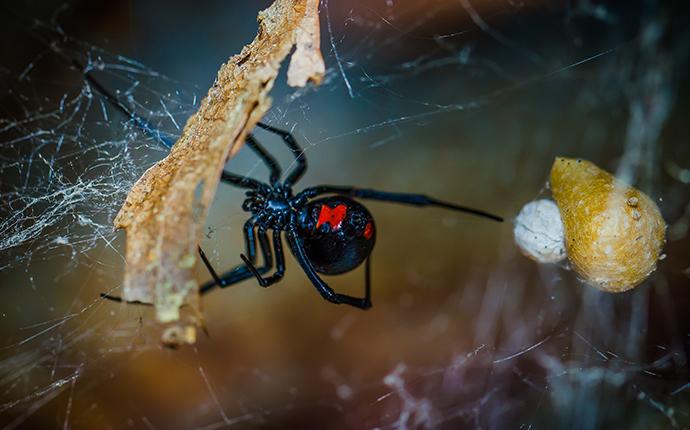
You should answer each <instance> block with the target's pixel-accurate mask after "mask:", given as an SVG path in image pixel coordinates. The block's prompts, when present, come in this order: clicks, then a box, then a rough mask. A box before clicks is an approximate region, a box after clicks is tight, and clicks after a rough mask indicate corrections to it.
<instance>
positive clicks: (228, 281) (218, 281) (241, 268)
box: [199, 219, 273, 295]
mask: <svg viewBox="0 0 690 430" xmlns="http://www.w3.org/2000/svg"><path fill="white" fill-rule="evenodd" d="M258 230H259V231H258V233H257V235H258V237H259V247H260V248H261V253H262V257H263V260H264V264H263V266H261V267H259V268H256V269H255V270H256V271H257V272H259V273H260V274H264V273H266V272H268V271H269V270H271V267H273V255H272V253H271V246H270V244H269V242H268V235H267V234H266V230H265V229H263V228H262V227H259V229H258ZM244 234H245V236H244V237H245V247H246V250H247V254H249V259H248V260H249V261H250V262H251V263H252V264H254V262H256V243H255V238H254V220H253V219H250V220H249V221H247V222H246V223H245V225H244ZM201 255H202V257H201V258H202V260H203V262H204V264H205V265H206V268H207V269H208V271H209V273H211V276H212V277H213V280H211V281H209V282H206V283H205V284H203V285H202V286H201V288H200V289H199V293H200V294H202V295H203V294H206V293H208V292H210V291H212V290H213V289H214V288H215V287H216V286H218V287H220V288H227V287H229V286H231V285H234V284H237V283H238V282H242V281H244V280H245V279H249V278H251V277H252V276H254V273H253V272H252V271H251V270H250V269H249V268H248V267H247V265H246V264H240V265H238V266H236V267H235V268H233V269H231V270H229V271H227V272H225V273H224V274H222V275H220V276H219V275H218V274H217V273H216V271H215V270H214V269H213V267H212V266H211V264H210V263H209V261H208V259H207V258H206V257H205V255H203V254H201ZM245 258H246V257H245Z"/></svg>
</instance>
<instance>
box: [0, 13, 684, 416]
mask: <svg viewBox="0 0 690 430" xmlns="http://www.w3.org/2000/svg"><path fill="white" fill-rule="evenodd" d="M58 4H59V3H55V5H58ZM321 6H322V9H321V17H322V47H323V51H324V54H325V56H326V64H327V68H328V69H327V73H326V77H325V79H324V84H323V85H322V87H320V88H318V89H313V88H307V89H303V90H293V89H289V88H287V87H285V86H281V85H278V86H277V88H276V89H275V90H274V100H275V102H274V108H273V109H272V110H271V112H270V114H269V115H268V117H267V118H266V121H267V122H268V123H270V124H272V125H274V126H278V127H282V128H285V129H290V130H293V131H294V133H295V134H296V136H297V137H298V139H299V140H300V142H301V144H302V145H303V146H304V147H305V153H306V157H307V159H308V160H309V163H310V169H309V171H308V173H307V175H306V177H305V179H304V181H303V183H304V185H305V186H306V185H313V184H318V183H333V184H340V183H342V184H353V185H357V186H363V187H372V188H380V189H386V190H400V191H409V192H426V193H429V194H432V195H434V196H437V197H440V198H444V199H446V200H451V201H457V202H459V203H461V204H468V205H470V206H477V207H481V208H483V209H487V210H490V211H492V212H497V213H501V214H503V215H506V216H507V218H510V217H511V216H512V215H511V214H515V213H517V211H518V210H519V208H520V207H521V206H522V205H523V204H524V203H525V202H527V201H529V200H532V199H534V198H536V197H538V196H539V195H540V194H541V193H542V192H543V191H540V190H541V189H542V188H543V187H544V184H545V180H546V177H547V172H548V169H549V168H550V164H551V162H552V160H553V157H554V156H556V155H566V156H580V157H583V158H588V159H590V160H592V161H594V162H596V163H597V164H600V165H601V166H602V167H605V168H607V169H608V170H610V171H616V172H617V173H618V174H619V175H620V176H622V177H624V178H626V179H628V180H629V181H631V182H634V183H636V184H637V186H639V187H640V188H641V189H643V190H644V191H645V192H647V193H648V194H650V195H651V196H652V197H653V198H655V199H657V200H658V202H659V205H660V207H661V209H662V213H664V215H665V218H666V220H667V221H668V223H669V230H668V243H667V247H666V253H667V258H666V259H665V260H664V261H662V262H661V263H660V267H659V270H658V271H657V273H656V274H655V275H654V276H653V277H652V279H651V280H650V281H648V282H647V283H645V284H644V285H642V286H640V287H638V288H637V289H635V290H634V291H633V292H631V293H625V294H618V295H609V294H605V293H601V292H599V291H594V290H592V289H590V288H588V287H585V286H584V285H581V283H580V282H579V281H578V280H577V279H576V277H575V275H574V274H573V273H572V272H570V271H568V270H567V268H563V267H552V266H541V267H537V266H535V265H534V264H533V263H532V262H530V261H529V260H527V259H525V258H524V257H522V256H521V255H519V252H518V251H517V250H516V248H515V246H514V245H513V243H512V237H511V228H510V227H511V226H510V225H509V224H510V223H507V224H508V225H505V226H503V227H497V226H496V225H491V224H490V223H488V222H485V221H480V220H473V219H468V218H467V217H464V216H459V215H456V214H453V213H446V212H444V211H440V210H420V209H402V208H400V207H393V206H389V205H384V204H377V203H371V204H370V205H368V206H369V207H370V209H371V210H372V213H374V215H375V216H376V220H377V226H378V236H377V237H378V239H377V240H378V244H377V249H376V252H375V255H374V257H373V268H374V275H373V276H374V304H375V306H374V309H372V310H371V311H369V312H367V313H362V312H361V311H357V310H352V309H347V308H343V307H339V306H333V305H329V304H327V303H323V302H322V301H321V300H320V299H319V297H318V295H317V294H316V293H315V292H314V291H312V290H311V289H310V288H309V286H308V285H307V283H306V281H305V279H304V276H303V274H302V273H301V272H300V270H299V268H298V267H296V265H295V264H294V263H293V262H290V261H289V262H288V268H287V272H286V278H285V280H284V281H283V282H281V283H280V284H279V286H276V287H273V288H271V289H268V290H265V291H264V290H259V289H257V288H251V287H252V285H251V283H250V282H247V283H245V284H246V286H244V287H238V288H232V289H229V290H226V291H223V292H216V293H214V294H212V295H210V296H208V297H207V298H205V300H204V314H205V316H206V318H207V325H208V329H209V332H210V334H211V335H210V338H203V339H200V341H199V344H198V345H197V346H196V347H194V348H190V349H183V350H179V351H168V350H164V349H162V348H161V347H160V345H159V341H158V336H157V334H156V330H155V327H153V324H152V319H153V316H152V314H151V312H150V311H149V310H147V309H145V308H141V307H134V306H120V305H115V304H112V303H108V302H103V301H102V300H100V299H98V294H99V292H102V291H107V292H111V293H113V294H115V295H117V294H119V289H120V287H121V278H122V270H123V267H124V258H123V250H124V240H123V237H122V234H121V233H118V232H116V231H114V229H113V227H112V220H113V218H114V216H115V214H116V213H117V211H118V210H119V208H120V205H121V204H122V201H123V200H124V198H125V196H126V194H127V192H128V191H129V189H130V187H131V186H132V184H133V183H134V182H135V181H136V180H137V179H138V178H139V176H140V175H141V174H142V173H143V172H144V171H145V170H146V169H147V168H148V167H150V166H151V165H152V164H153V163H155V162H156V161H157V160H159V159H160V158H162V157H164V156H165V154H166V153H167V149H166V147H165V142H170V141H174V140H175V139H176V137H177V136H178V135H179V133H180V128H181V127H182V126H183V124H184V123H185V121H186V119H187V117H188V116H189V115H190V114H191V113H193V112H194V111H195V110H196V107H197V105H198V101H199V99H200V97H203V95H204V93H205V89H206V88H208V86H209V85H210V82H211V80H212V78H213V76H214V73H215V70H217V67H218V64H219V63H220V62H221V61H224V60H225V59H226V58H227V57H228V56H229V55H231V54H232V53H234V52H237V51H239V49H240V48H241V46H242V45H243V44H244V43H246V42H247V41H249V40H251V38H252V37H253V33H254V31H255V24H254V22H255V21H254V19H255V15H256V12H257V10H258V9H259V8H258V7H256V5H253V4H246V5H245V4H244V2H243V4H242V6H240V5H238V4H234V5H229V4H227V3H225V2H222V3H218V4H215V5H214V6H213V7H210V6H209V7H208V10H197V9H202V8H197V9H185V7H184V6H179V5H178V6H172V5H167V4H166V5H165V7H163V6H162V5H160V4H156V3H155V2H149V3H142V4H136V5H134V4H132V5H130V6H129V7H130V10H129V12H128V13H129V15H128V17H127V18H122V17H121V16H120V15H117V13H115V16H120V17H119V18H117V19H116V20H115V21H116V22H117V25H116V26H114V27H116V29H115V30H112V34H113V35H118V34H125V35H128V36H126V37H129V38H131V39H135V40H136V46H138V47H139V50H140V53H139V54H131V55H125V54H124V53H123V54H119V52H123V51H126V50H127V49H128V46H130V45H129V43H120V44H118V43H115V42H112V43H111V44H112V45H113V47H112V48H109V49H103V48H100V47H99V45H103V44H104V40H105V39H104V36H103V35H102V34H101V35H100V36H99V34H100V33H98V32H97V31H95V30H94V28H93V27H90V26H88V25H84V26H85V27H87V30H86V31H81V30H79V28H80V27H79V26H77V27H75V28H74V29H71V28H70V29H67V27H68V26H67V24H69V23H73V22H77V23H78V22H79V21H78V19H77V18H75V16H77V15H76V14H77V13H78V12H79V11H80V10H81V9H80V8H79V5H76V4H75V5H74V9H73V12H71V10H70V9H69V8H67V9H65V8H63V7H57V8H56V7H55V6H52V7H53V8H54V9H53V10H57V11H58V12H61V14H58V15H57V18H54V19H53V20H52V21H51V20H45V19H44V18H45V17H44V16H34V15H31V14H29V16H31V17H32V18H34V17H36V18H41V19H42V20H41V21H32V20H30V19H25V18H24V16H26V15H21V16H19V18H17V20H16V21H17V22H16V23H14V25H12V26H8V27H7V28H6V29H5V30H4V31H6V32H7V33H11V34H12V35H13V36H14V37H15V38H17V36H19V38H21V39H22V40H23V45H22V46H26V47H27V48H26V49H27V52H29V54H25V56H21V55H19V54H17V50H12V49H11V48H7V49H8V55H15V56H16V57H17V58H20V59H21V60H20V62H19V64H13V62H12V61H11V60H12V59H11V58H10V57H9V56H5V58H7V62H6V63H5V64H3V66H2V68H0V76H2V79H1V80H0V81H1V82H2V86H3V88H4V89H5V90H6V91H5V95H4V98H3V108H2V109H3V114H2V115H0V160H1V164H0V174H1V178H2V179H1V182H0V194H1V196H2V199H1V200H0V250H2V253H0V268H2V274H0V279H1V282H0V283H1V285H2V287H3V288H2V290H1V291H2V294H3V296H2V298H3V305H2V308H0V312H1V313H2V318H3V324H2V326H1V328H2V334H3V335H4V336H3V339H4V340H3V344H2V345H0V349H1V350H2V355H1V356H0V392H1V393H2V397H1V398H0V411H1V412H0V417H1V420H0V425H1V426H2V428H6V429H14V428H37V427H38V428H52V427H57V428H64V429H66V428H93V427H97V428H100V427H114V428H121V427H125V426H127V427H134V428H202V429H215V428H232V427H239V428H245V427H259V428H275V427H278V428H284V427H297V428H305V427H307V428H313V427H318V428H499V429H500V428H524V429H531V428H579V429H594V428H600V427H613V428H669V427H671V428H685V427H687V426H688V425H689V423H690V417H689V416H688V414H689V413H690V397H689V396H690V373H689V372H688V364H687V353H688V348H689V344H690V341H689V336H690V331H689V330H688V329H689V328H690V324H689V321H688V319H687V316H686V315H687V313H688V312H687V311H688V309H690V300H689V295H688V293H687V287H688V284H689V283H690V282H689V280H688V277H689V276H690V275H689V273H690V264H689V263H688V261H689V260H690V255H689V253H688V249H690V247H689V246H688V245H689V242H690V240H689V237H688V227H689V226H690V203H688V202H689V201H690V190H689V189H688V187H689V185H690V170H689V169H690V165H688V162H687V161H686V160H689V159H690V154H689V153H688V152H689V149H688V147H687V136H688V134H687V130H686V129H685V124H684V118H686V117H687V113H688V104H687V101H686V100H687V99H688V98H687V97H685V96H686V95H687V92H688V86H687V81H686V73H685V70H686V69H687V59H688V52H689V48H688V47H689V46H690V45H689V44H688V42H689V40H690V39H689V35H688V33H687V32H686V31H684V30H683V29H682V27H683V25H681V24H679V23H678V22H677V21H678V20H679V19H680V17H681V16H682V13H678V11H676V10H673V9H672V8H671V7H670V6H666V5H664V4H663V3H655V2H649V3H648V4H647V5H646V6H645V7H644V8H643V7H639V8H636V7H633V6H630V5H625V4H622V5H617V4H611V5H608V6H603V5H601V4H598V3H592V2H590V1H577V2H571V3H570V5H569V6H567V7H566V6H563V5H558V6H554V5H552V4H550V3H549V2H543V3H541V2H527V1H525V2H514V1H506V2H498V1H496V2H491V1H479V0H474V1H473V0H458V1H431V2H424V4H423V5H422V4H421V2H419V3H415V2H397V1H392V0H387V1H383V0H381V1H375V2H364V1H363V2H348V3H345V2H328V1H324V2H322V5H321ZM113 7H114V8H116V9H117V7H116V6H113ZM178 7H179V8H180V9H179V10H178V9H177V8H178ZM117 10H119V9H117ZM37 13H38V12H37ZM72 13H74V14H75V15H74V16H73V15H71V14H72ZM91 13H94V12H91ZM105 13H106V12H105V11H98V12H96V14H95V15H93V16H95V17H98V18H100V19H103V18H104V17H105V16H106V15H105ZM110 13H111V14H112V13H113V11H110ZM125 15H127V14H125ZM12 16H13V17H17V16H18V15H12ZM228 20H231V24H232V25H229V24H228ZM197 21H198V22H200V23H203V24H199V23H197ZM84 22H85V21H84ZM99 22H102V21H99ZM63 23H64V24H63ZM172 23H176V24H172ZM135 24H136V25H137V26H138V27H136V28H139V30H138V32H137V31H135V30H134V26H135ZM183 24H188V27H186V26H182V25H183ZM175 25H177V26H182V27H181V28H180V30H179V31H171V30H170V29H171V28H176V29H177V28H178V27H175ZM129 26H132V27H129ZM158 27H161V28H158ZM89 28H90V29H91V32H89V31H88V29H89ZM189 28H191V29H194V30H195V31H194V32H191V33H190V34H187V33H186V32H185V31H183V30H185V29H189ZM142 29H145V30H142ZM214 31H215V32H217V33H216V34H222V37H215V36H214V37H213V38H211V37H208V38H204V36H203V35H202V34H206V33H209V34H213V32H214ZM75 33H80V36H79V37H78V36H77V35H76V34H75ZM84 33H85V34H84ZM178 33H179V34H178ZM192 33H193V34H192ZM197 33H198V34H197ZM109 34H110V33H109ZM24 39H26V40H24ZM29 41H30V42H29ZM228 41H229V42H228ZM25 57H26V58H29V59H25ZM162 71H165V72H162ZM87 75H90V76H92V77H94V78H95V79H98V81H99V82H100V83H101V84H102V85H103V86H104V87H105V88H107V89H108V90H109V91H111V92H112V93H114V94H115V95H116V96H117V97H118V99H119V100H120V101H122V102H123V103H124V104H125V105H126V106H127V107H128V108H129V109H131V110H132V111H135V112H136V113H137V114H138V115H139V116H140V117H141V118H143V120H144V121H146V123H147V124H148V128H149V130H148V131H146V130H143V129H142V127H141V126H140V125H141V124H137V123H136V122H135V121H133V120H132V119H131V118H127V117H126V116H124V115H122V113H121V112H119V111H118V109H116V108H115V107H114V106H112V104H110V103H109V102H108V100H107V99H106V98H105V97H104V96H103V94H102V93H100V92H99V91H98V88H96V87H95V86H94V84H93V81H90V80H89V79H87V78H86V76H87ZM167 75H170V76H175V77H176V79H173V78H169V77H167ZM282 81H284V79H282ZM151 131H154V132H153V133H152V132H151ZM257 137H259V138H260V139H262V141H263V142H266V144H267V146H269V148H270V149H271V151H272V152H275V153H276V154H277V155H278V158H279V160H280V161H281V162H282V164H283V166H285V167H286V168H287V166H289V163H290V162H291V160H290V154H289V152H287V151H285V150H284V148H282V147H281V146H280V145H281V144H280V142H279V141H278V139H275V138H273V137H271V136H270V135H269V134H266V133H262V132H260V131H259V132H257ZM228 168H229V169H231V170H233V171H237V172H239V173H241V174H244V175H247V176H252V177H258V178H264V176H265V174H266V170H265V167H264V166H262V165H261V164H260V163H259V162H258V161H257V160H256V159H255V158H254V157H252V155H251V154H247V153H245V151H242V152H241V153H240V154H239V155H238V156H237V157H236V158H235V159H233V160H231V161H230V162H229V165H228ZM241 200H242V193H241V192H239V191H236V190H233V189H228V188H226V187H222V188H221V189H220V191H219V194H218V197H217V199H216V202H215V203H214V207H213V209H212V214H211V217H210V219H209V221H208V223H207V235H206V237H205V238H204V242H203V243H202V246H203V247H204V248H205V249H206V250H207V254H209V255H210V257H211V259H212V263H213V264H214V265H215V266H216V267H219V268H221V269H225V268H229V267H232V266H233V265H235V264H237V263H238V259H237V254H239V253H240V252H242V248H241V244H242V239H241V229H242V224H243V222H244V221H245V220H246V215H245V214H244V213H243V212H242V211H241V209H240V204H241ZM207 277H208V275H207V274H205V273H204V272H203V271H201V270H200V271H199V279H200V280H205V279H207ZM328 281H329V282H331V283H332V285H333V286H334V287H335V288H336V289H338V290H342V291H347V292H348V293H351V294H360V288H361V287H360V285H361V283H362V279H361V274H360V273H358V272H356V273H352V274H348V275H344V276H342V277H334V278H329V279H328ZM245 284H242V285H245Z"/></svg>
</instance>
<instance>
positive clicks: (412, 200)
mask: <svg viewBox="0 0 690 430" xmlns="http://www.w3.org/2000/svg"><path fill="white" fill-rule="evenodd" d="M322 194H341V195H345V196H350V197H355V198H359V199H366V200H378V201H381V202H388V203H401V204H406V205H412V206H421V207H424V206H435V207H440V208H444V209H450V210H454V211H457V212H465V213H468V214H471V215H476V216H480V217H483V218H488V219H490V220H493V221H498V222H503V218H502V217H500V216H498V215H494V214H492V213H489V212H486V211H483V210H481V209H475V208H470V207H467V206H460V205H456V204H455V203H450V202H445V201H443V200H439V199H436V198H434V197H429V196H427V195H424V194H409V193H391V192H388V191H379V190H372V189H368V188H356V187H350V186H341V185H318V186H316V187H310V188H305V189H304V190H303V191H301V192H300V193H299V194H298V196H297V197H298V198H299V199H300V200H299V201H302V200H303V201H307V200H309V199H312V198H314V197H316V196H320V195H322Z"/></svg>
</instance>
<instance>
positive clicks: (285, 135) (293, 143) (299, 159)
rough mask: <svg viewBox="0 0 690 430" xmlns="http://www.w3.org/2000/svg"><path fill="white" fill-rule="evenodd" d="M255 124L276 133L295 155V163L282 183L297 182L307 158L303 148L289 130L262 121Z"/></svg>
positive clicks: (288, 184)
mask: <svg viewBox="0 0 690 430" xmlns="http://www.w3.org/2000/svg"><path fill="white" fill-rule="evenodd" d="M256 125H257V126H258V127H260V128H263V129H264V130H266V131H269V132H271V133H273V134H277V135H278V136H280V138H281V139H283V142H284V143H285V145H286V146H287V147H288V149H290V152H292V155H293V156H294V157H295V163H296V166H295V168H294V169H292V171H291V172H290V173H289V174H288V177H287V178H286V179H285V182H284V184H285V185H287V186H291V185H294V184H295V183H297V181H299V180H300V178H301V177H302V175H304V172H305V171H306V170H307V159H306V158H305V157H304V150H303V149H302V148H301V147H300V146H299V144H298V143H297V140H296V139H295V137H294V136H293V135H292V133H290V132H289V131H285V130H281V129H279V128H275V127H273V126H270V125H268V124H264V123H262V122H259V123H257V124H256Z"/></svg>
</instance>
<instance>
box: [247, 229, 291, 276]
mask: <svg viewBox="0 0 690 430" xmlns="http://www.w3.org/2000/svg"><path fill="white" fill-rule="evenodd" d="M273 250H274V251H275V254H276V271H275V273H274V274H272V275H271V276H267V277H265V278H264V277H263V276H261V272H260V271H259V270H258V269H257V268H256V267H255V266H254V263H252V262H251V261H250V260H249V259H248V258H247V257H245V256H244V254H242V255H240V257H241V258H242V261H244V264H246V265H247V268H249V270H250V271H251V272H252V274H253V275H254V276H255V277H256V279H257V281H259V285H261V286H262V287H269V286H271V285H273V284H275V283H276V282H278V281H280V280H281V279H283V275H284V274H285V257H284V256H283V243H282V241H281V240H280V230H273Z"/></svg>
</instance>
